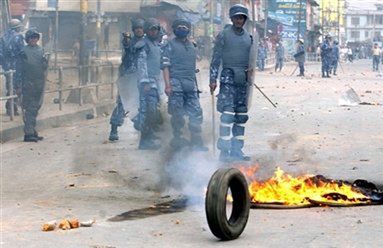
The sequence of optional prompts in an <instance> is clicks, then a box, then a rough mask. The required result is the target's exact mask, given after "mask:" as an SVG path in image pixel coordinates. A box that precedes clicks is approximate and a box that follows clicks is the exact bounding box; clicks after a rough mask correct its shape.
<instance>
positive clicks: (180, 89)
mask: <svg viewBox="0 0 383 248" xmlns="http://www.w3.org/2000/svg"><path fill="white" fill-rule="evenodd" d="M172 28H173V32H174V35H175V38H173V39H172V40H170V41H169V42H168V43H167V44H166V45H165V47H164V48H163V55H162V62H161V66H162V69H163V75H164V81H165V93H166V95H167V96H168V113H169V114H170V115H171V119H170V121H171V126H172V130H173V138H172V140H171V142H170V145H171V146H172V147H173V148H175V149H178V148H181V147H184V146H186V145H191V146H192V147H193V149H195V150H201V151H206V150H207V148H206V147H205V146H204V145H203V141H202V137H201V131H202V129H201V124H202V120H203V115H202V108H201V105H200V102H199V96H198V87H197V81H196V75H195V70H196V59H197V54H196V48H195V46H194V45H193V43H192V42H191V41H190V40H189V39H188V35H189V33H190V29H191V23H190V22H189V21H187V20H185V19H177V20H175V21H174V22H173V24H172ZM184 115H187V116H188V117H189V130H190V135H191V139H190V142H189V141H188V140H187V139H185V138H184V137H183V136H182V128H183V126H184V125H185V119H184Z"/></svg>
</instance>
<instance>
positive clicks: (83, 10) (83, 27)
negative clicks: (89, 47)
mask: <svg viewBox="0 0 383 248" xmlns="http://www.w3.org/2000/svg"><path fill="white" fill-rule="evenodd" d="M80 12H81V26H80V52H79V56H80V58H79V62H80V66H85V65H86V57H87V51H86V47H85V32H86V26H87V19H86V14H87V13H88V0H81V1H80ZM84 71H86V70H82V73H81V79H82V80H81V83H82V84H85V81H86V80H85V77H84V75H86V73H84Z"/></svg>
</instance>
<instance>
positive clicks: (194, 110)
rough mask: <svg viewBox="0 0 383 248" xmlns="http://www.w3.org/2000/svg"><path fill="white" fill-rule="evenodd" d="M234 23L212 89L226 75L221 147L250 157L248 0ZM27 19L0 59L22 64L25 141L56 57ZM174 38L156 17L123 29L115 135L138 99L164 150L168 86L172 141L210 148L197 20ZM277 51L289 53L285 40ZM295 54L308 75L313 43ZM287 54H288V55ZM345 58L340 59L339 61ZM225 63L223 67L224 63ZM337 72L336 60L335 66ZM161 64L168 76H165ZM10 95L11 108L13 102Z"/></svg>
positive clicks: (19, 81) (224, 156) (325, 66)
mask: <svg viewBox="0 0 383 248" xmlns="http://www.w3.org/2000/svg"><path fill="white" fill-rule="evenodd" d="M229 15H230V18H231V21H232V25H227V26H225V28H224V29H223V30H222V31H221V32H220V33H219V34H218V36H217V37H216V40H215V45H214V50H213V56H212V60H211V64H210V84H209V87H210V92H211V94H212V95H213V94H214V92H215V90H216V88H217V80H218V77H219V81H220V87H219V94H218V96H217V97H218V100H217V111H218V112H220V113H221V116H220V127H219V138H218V141H217V147H218V149H219V150H220V160H223V161H227V160H243V161H246V160H250V158H249V157H248V156H246V155H244V153H243V151H242V148H243V146H244V139H245V123H246V122H247V121H248V119H249V117H248V114H247V112H248V100H249V96H250V88H251V87H250V86H251V84H252V75H253V69H254V67H255V65H253V63H251V61H250V60H251V56H252V55H250V53H251V50H252V49H253V37H252V36H251V35H250V34H249V33H248V32H247V31H246V30H245V29H244V25H245V23H246V20H247V18H248V9H247V8H246V7H245V6H243V5H241V4H236V5H233V6H232V7H231V8H230V10H229ZM21 27H22V25H21V23H20V21H18V20H12V21H11V22H10V29H9V31H8V32H7V33H6V34H5V36H4V37H3V38H2V40H1V47H0V48H1V49H0V58H1V62H2V63H1V65H2V67H3V69H4V71H9V70H16V74H15V77H14V85H15V87H14V89H15V92H10V90H9V89H10V87H9V84H10V80H9V74H7V90H8V91H7V95H12V94H15V93H16V94H18V95H19V96H21V99H22V102H21V103H22V104H21V106H22V109H23V118H24V122H25V128H24V131H25V136H24V141H27V142H30V141H33V142H37V141H38V140H41V139H42V137H41V136H38V134H37V132H36V130H35V126H36V117H37V113H38V110H39V109H40V107H41V104H42V98H43V91H44V85H45V73H46V69H47V66H48V61H47V59H46V58H45V56H44V53H43V50H42V49H41V47H40V46H38V45H37V41H38V40H39V38H40V35H39V33H38V32H37V31H36V30H34V29H31V30H28V31H27V32H26V35H25V41H26V43H27V45H24V38H23V36H22V35H21V33H20V30H21ZM172 29H173V33H174V38H173V39H171V40H169V41H167V42H165V43H164V42H161V41H162V36H163V35H164V32H163V29H162V28H161V26H160V23H159V21H158V20H157V19H155V18H149V19H147V20H146V21H145V20H143V19H135V20H133V21H132V31H133V35H130V34H129V33H124V34H123V40H122V46H123V56H122V63H121V65H120V68H119V80H118V86H119V96H118V98H117V102H116V106H115V108H114V110H113V113H112V116H111V118H110V125H111V130H110V135H109V140H110V141H116V140H118V139H119V136H118V127H120V126H121V125H122V124H123V122H124V118H125V116H126V114H127V113H128V112H132V105H133V106H137V113H136V115H134V116H133V118H132V121H133V123H134V128H135V129H137V130H138V131H139V132H140V134H141V135H140V142H139V149H141V150H157V149H159V148H160V144H158V143H157V141H156V140H157V139H158V137H157V136H156V131H157V130H158V126H159V125H161V123H162V117H161V113H160V110H159V103H160V93H161V92H159V90H160V89H161V88H162V85H161V84H164V86H165V87H164V91H165V94H166V95H167V97H168V113H169V114H170V116H171V119H170V122H171V127H172V139H171V142H170V145H171V147H173V148H174V149H180V148H183V147H185V146H188V147H190V148H191V149H193V150H196V151H207V150H208V148H207V147H206V146H205V145H204V142H203V139H202V135H201V132H202V128H201V125H202V122H203V113H202V108H201V105H200V101H199V89H198V85H197V81H196V73H197V70H196V60H197V54H196V48H195V45H194V44H193V43H192V42H191V41H190V40H189V34H190V31H191V23H190V22H189V21H188V20H185V19H177V20H175V21H174V22H173V24H172ZM329 42H330V37H329V36H326V40H325V41H324V43H323V44H322V46H321V50H322V76H323V77H329V73H330V68H331V67H330V59H329V58H330V54H331V51H333V49H334V47H333V46H331V45H330V43H329ZM277 54H279V56H280V57H282V56H283V54H284V50H283V46H282V45H281V44H280V45H279V46H278V49H277ZM294 57H295V59H296V61H298V63H299V68H300V74H299V76H304V60H305V50H304V45H303V40H299V41H298V46H297V53H296V54H295V56H294ZM281 60H282V61H281ZM282 63H283V58H282V59H281V58H279V60H278V64H277V66H276V70H277V68H279V69H280V70H281V68H282ZM337 63H338V62H337V61H336V64H337ZM220 68H221V70H220ZM333 70H334V74H335V73H336V66H335V67H333ZM161 71H162V77H163V79H161ZM132 92H133V95H134V94H135V95H138V97H137V100H136V104H132V99H131V98H132ZM12 107H14V108H15V113H16V114H17V113H18V111H17V105H16V104H15V105H14V106H10V103H9V102H7V104H6V109H7V113H8V114H9V113H10V108H12ZM185 116H187V117H188V128H189V131H190V138H189V139H187V138H186V137H185V136H184V135H183V133H182V129H183V127H184V125H185Z"/></svg>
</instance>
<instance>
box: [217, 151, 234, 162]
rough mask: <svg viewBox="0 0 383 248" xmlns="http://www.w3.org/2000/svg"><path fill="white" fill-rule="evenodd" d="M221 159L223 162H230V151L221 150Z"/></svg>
mask: <svg viewBox="0 0 383 248" xmlns="http://www.w3.org/2000/svg"><path fill="white" fill-rule="evenodd" d="M219 161H221V162H230V161H231V157H230V152H229V151H227V150H221V153H220V154H219Z"/></svg>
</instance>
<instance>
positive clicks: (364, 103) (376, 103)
mask: <svg viewBox="0 0 383 248" xmlns="http://www.w3.org/2000/svg"><path fill="white" fill-rule="evenodd" d="M359 105H374V106H379V105H381V104H380V103H378V102H360V103H359Z"/></svg>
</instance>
